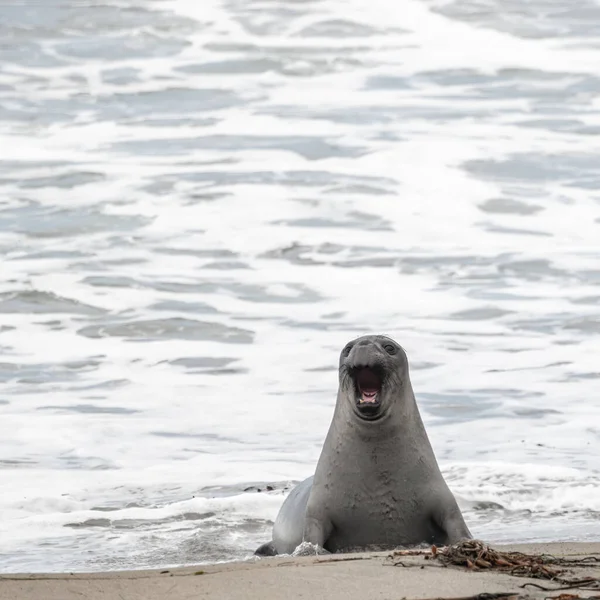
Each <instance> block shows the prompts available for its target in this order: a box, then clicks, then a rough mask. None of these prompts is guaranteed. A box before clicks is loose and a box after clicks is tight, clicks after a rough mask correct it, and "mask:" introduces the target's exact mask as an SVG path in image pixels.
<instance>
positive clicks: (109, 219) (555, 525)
mask: <svg viewBox="0 0 600 600" xmlns="http://www.w3.org/2000/svg"><path fill="white" fill-rule="evenodd" d="M599 24H600V4H599V3H598V2H597V1H592V0H586V1H584V2H577V3H571V2H568V1H567V0H535V1H532V2H527V3H525V4H524V3H522V2H516V1H514V2H513V1H511V2H504V1H502V2H500V0H460V1H458V0H455V1H452V0H450V1H444V0H442V1H433V0H403V2H402V3H398V2H395V1H394V0H370V1H369V2H363V1H362V0H344V1H342V0H263V1H258V0H202V2H197V1H195V0H167V1H153V0H144V1H141V0H115V1H112V0H106V1H95V0H89V1H88V2H79V1H76V0H70V1H69V0H60V1H59V0H45V1H44V2H34V1H33V0H29V1H24V0H17V1H15V2H12V3H7V2H3V3H2V4H1V5H0V40H1V41H0V158H1V159H2V160H1V162H0V257H1V259H2V260H1V273H2V277H1V278H0V423H1V426H0V427H1V435H0V511H1V514H2V519H1V520H0V569H1V570H2V571H4V572H13V571H28V570H34V571H43V570H45V571H57V570H70V571H81V570H101V569H117V568H119V569H120V568H141V567H146V566H152V567H156V566H163V565H174V564H184V563H201V562H204V561H215V560H231V559H235V558H244V557H247V556H249V555H250V554H251V553H252V551H253V550H254V549H255V547H256V546H257V545H258V544H259V543H261V542H263V541H266V540H267V539H268V537H269V534H270V527H271V522H272V520H273V519H274V517H275V515H276V514H277V511H278V508H279V506H280V505H281V502H282V500H283V498H284V495H285V493H286V489H289V485H290V484H293V483H294V482H296V481H298V480H299V479H301V478H303V477H305V476H308V475H309V474H311V473H312V472H313V469H314V466H315V463H316V460H317V458H318V456H319V452H320V449H321V446H322V443H323V439H324V436H325V434H326V431H327V428H328V426H329V422H330V419H331V415H332V409H333V404H334V400H335V393H336V389H337V373H336V364H337V358H338V353H339V351H340V349H341V347H342V346H343V345H344V344H345V342H346V341H348V340H349V339H351V338H353V337H355V336H358V335H361V334H364V333H370V332H383V333H387V334H389V335H392V336H393V337H394V338H395V339H397V340H398V341H399V342H400V343H401V344H402V345H403V346H404V347H405V349H406V351H407V353H408V355H409V359H410V362H411V373H412V379H413V386H414V388H415V391H416V394H417V400H418V402H419V406H420V408H421V412H422V415H423V418H424V420H425V423H426V425H427V428H428V432H429V436H430V438H431V441H432V444H433V446H434V448H435V451H436V454H437V456H438V459H439V462H440V465H441V467H442V470H443V472H444V475H445V477H446V479H447V481H448V483H449V485H450V487H451V488H452V490H453V491H454V493H455V494H456V496H457V498H458V499H459V503H460V505H461V507H462V508H463V511H464V514H465V518H466V520H467V521H468V523H469V525H470V527H471V529H472V531H473V533H474V534H475V535H477V536H479V537H483V538H485V539H487V540H489V541H492V542H500V541H529V540H538V541H539V540H569V539H572V540H596V541H599V540H600V451H599V447H600V368H599V367H598V349H599V342H598V338H599V334H600V242H599V241H598V240H600V72H599V69H598V65H600V25H599ZM267 486H268V487H267ZM259 490H260V491H259Z"/></svg>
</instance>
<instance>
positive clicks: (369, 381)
mask: <svg viewBox="0 0 600 600" xmlns="http://www.w3.org/2000/svg"><path fill="white" fill-rule="evenodd" d="M353 379H354V386H355V388H356V406H357V407H358V410H360V412H361V413H363V414H366V415H370V416H372V415H374V414H375V413H377V411H378V409H379V406H380V396H381V385H382V384H381V376H380V375H379V373H377V371H375V370H373V369H372V368H370V367H363V368H361V369H357V370H356V371H355V372H354V373H353Z"/></svg>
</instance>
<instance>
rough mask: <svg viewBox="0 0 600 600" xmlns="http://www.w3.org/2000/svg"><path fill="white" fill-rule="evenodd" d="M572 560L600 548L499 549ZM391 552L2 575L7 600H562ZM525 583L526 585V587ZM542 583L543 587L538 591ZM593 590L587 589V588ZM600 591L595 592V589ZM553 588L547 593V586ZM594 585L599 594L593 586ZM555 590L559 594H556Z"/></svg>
mask: <svg viewBox="0 0 600 600" xmlns="http://www.w3.org/2000/svg"><path fill="white" fill-rule="evenodd" d="M494 548H495V549H497V550H503V551H504V550H516V551H520V552H526V553H531V554H543V553H546V554H552V555H554V556H560V557H564V558H577V557H584V556H590V555H596V556H600V543H551V544H529V545H513V546H495V547H494ZM396 560H401V564H397V565H396V566H394V565H393V564H391V561H390V559H389V553H362V554H340V555H332V556H319V557H301V558H292V557H289V556H288V557H276V558H269V559H262V560H257V561H249V562H236V563H228V564H219V565H209V566H206V565H203V566H197V567H185V568H176V569H162V570H146V571H120V572H103V573H78V574H66V573H65V574H11V575H3V576H1V577H0V599H1V600H71V599H77V600H82V599H85V600H88V599H89V600H96V599H98V600H100V599H102V600H112V599H113V598H114V599H115V600H138V599H140V600H142V599H143V600H154V599H156V600H158V599H161V600H162V599H163V598H169V599H170V600H184V599H186V600H187V599H192V598H220V599H231V600H237V599H240V600H241V599H244V600H254V599H259V598H260V599H261V600H262V599H273V600H275V599H282V600H285V599H288V598H290V599H291V598H313V599H317V598H327V600H354V599H360V600H366V599H385V600H396V599H397V600H400V599H401V598H407V599H408V598H415V599H417V598H425V599H428V598H432V599H433V598H465V597H472V596H476V595H478V594H482V593H492V594H514V596H515V598H517V597H523V598H525V597H530V598H540V599H541V598H547V597H557V596H558V595H559V594H560V593H561V591H560V590H559V588H560V587H561V584H560V583H555V582H551V581H547V580H540V579H530V578H526V577H517V576H513V575H510V574H507V573H500V572H497V571H488V570H480V571H472V570H467V569H465V568H461V567H445V566H443V565H442V564H440V562H439V561H437V560H425V558H424V556H422V555H420V556H402V557H398V558H397V559H396ZM568 576H569V577H570V578H577V579H583V578H586V577H588V578H589V577H595V578H599V577H600V562H595V563H592V564H591V565H590V566H589V567H574V568H571V569H569V571H568ZM523 586H525V587H523ZM536 586H540V587H536ZM595 586H598V583H596V584H592V585H590V584H587V586H582V587H581V589H579V588H571V589H569V591H568V593H570V594H577V595H579V597H580V598H590V597H594V596H595V597H599V596H600V587H595ZM586 587H587V588H588V589H587V590H586V589H585V588H586ZM594 587H595V589H594ZM541 588H546V589H541ZM590 588H591V589H590ZM550 590H552V591H550Z"/></svg>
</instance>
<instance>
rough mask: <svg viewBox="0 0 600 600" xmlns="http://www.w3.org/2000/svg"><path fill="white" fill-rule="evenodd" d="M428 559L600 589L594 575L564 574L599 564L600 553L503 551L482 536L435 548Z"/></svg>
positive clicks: (598, 581) (599, 582)
mask: <svg viewBox="0 0 600 600" xmlns="http://www.w3.org/2000/svg"><path fill="white" fill-rule="evenodd" d="M425 558H426V559H437V560H439V561H440V562H441V563H442V564H444V565H456V566H464V567H467V569H472V570H481V569H495V570H498V571H502V572H506V573H509V574H511V575H517V576H521V577H531V578H534V579H547V580H550V581H555V582H557V583H561V584H564V585H567V586H573V587H575V586H579V585H581V586H586V588H587V589H600V580H598V579H596V578H594V577H586V578H585V579H573V578H567V577H565V573H566V571H567V570H568V569H570V568H573V567H590V566H593V565H598V564H600V557H598V556H585V557H581V558H574V559H569V558H558V557H555V556H552V555H550V554H524V553H522V552H501V551H499V550H494V549H493V548H491V547H490V546H488V545H487V544H485V543H484V542H482V541H480V540H465V541H462V542H458V543H457V544H453V545H451V546H445V547H443V548H436V547H435V546H432V548H431V555H429V556H426V557H425Z"/></svg>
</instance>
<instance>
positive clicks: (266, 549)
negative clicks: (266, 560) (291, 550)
mask: <svg viewBox="0 0 600 600" xmlns="http://www.w3.org/2000/svg"><path fill="white" fill-rule="evenodd" d="M254 555H255V556H277V550H276V548H275V546H274V545H273V542H267V543H266V544H263V545H262V546H259V547H258V548H257V549H256V550H255V551H254Z"/></svg>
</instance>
